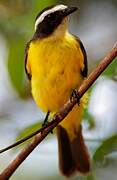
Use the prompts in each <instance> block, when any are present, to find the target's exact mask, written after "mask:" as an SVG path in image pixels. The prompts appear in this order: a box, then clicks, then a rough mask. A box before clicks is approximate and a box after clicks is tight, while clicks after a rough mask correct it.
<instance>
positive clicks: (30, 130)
mask: <svg viewBox="0 0 117 180" xmlns="http://www.w3.org/2000/svg"><path fill="white" fill-rule="evenodd" d="M41 127H42V122H38V123H35V124H31V125H29V126H27V127H26V128H23V129H22V130H21V131H20V132H19V133H18V135H17V138H16V140H17V141H18V140H20V139H22V138H24V137H26V136H28V135H29V134H31V133H33V132H35V131H36V130H38V129H40V128H41Z"/></svg>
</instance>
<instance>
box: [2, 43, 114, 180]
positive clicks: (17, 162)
mask: <svg viewBox="0 0 117 180" xmlns="http://www.w3.org/2000/svg"><path fill="white" fill-rule="evenodd" d="M116 56H117V43H116V44H115V45H114V47H113V48H112V50H111V51H110V52H109V53H108V54H107V56H106V57H105V58H104V59H103V60H102V61H101V62H100V64H99V65H98V66H97V67H96V69H95V70H93V71H92V72H91V74H90V75H89V76H88V78H87V79H86V80H85V81H84V82H83V83H82V85H81V86H80V88H79V89H78V95H79V97H80V98H81V97H82V96H83V95H84V93H85V92H86V91H87V90H88V89H89V87H90V86H91V85H92V84H93V83H94V82H95V80H96V79H97V78H98V77H99V76H100V74H101V73H102V72H103V71H104V70H105V69H106V67H107V66H108V65H109V64H110V63H111V62H112V61H113V60H114V58H115V57H116ZM76 103H77V99H76V98H72V99H71V100H69V101H68V102H67V103H66V104H65V105H64V106H63V107H62V108H61V109H60V111H59V112H58V113H56V114H55V115H54V117H53V118H52V121H51V122H50V123H49V124H48V125H47V127H45V128H44V129H43V131H42V132H40V133H38V134H37V135H36V136H35V138H34V140H33V141H32V142H31V143H30V144H29V145H28V146H26V147H25V148H24V149H23V150H21V152H20V153H19V154H18V155H17V157H16V158H15V159H14V160H13V161H12V162H11V163H10V164H9V165H8V166H7V167H6V169H5V170H3V172H2V173H1V174H0V180H8V179H9V178H10V177H11V175H12V174H13V173H14V172H15V170H16V169H17V168H18V167H19V166H20V164H21V163H22V162H23V161H24V160H25V159H26V158H27V157H28V156H29V154H30V153H31V152H32V151H33V150H34V149H35V148H36V147H37V146H38V144H40V143H41V141H42V140H43V139H44V138H45V137H46V136H47V135H48V134H49V133H50V132H51V131H52V130H53V128H55V127H56V126H57V125H58V123H60V122H61V121H62V120H63V119H64V118H65V117H66V116H67V114H68V113H69V112H70V111H71V110H72V108H73V107H74V105H75V104H76Z"/></svg>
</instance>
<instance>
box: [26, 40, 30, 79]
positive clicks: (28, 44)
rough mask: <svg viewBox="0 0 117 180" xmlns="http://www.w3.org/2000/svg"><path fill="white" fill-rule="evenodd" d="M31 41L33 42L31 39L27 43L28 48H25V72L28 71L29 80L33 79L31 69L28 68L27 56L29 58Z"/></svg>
mask: <svg viewBox="0 0 117 180" xmlns="http://www.w3.org/2000/svg"><path fill="white" fill-rule="evenodd" d="M30 43H31V41H29V42H28V43H27V44H26V48H25V72H26V74H27V76H28V79H29V80H31V73H30V72H29V70H28V69H27V58H28V50H29V46H30Z"/></svg>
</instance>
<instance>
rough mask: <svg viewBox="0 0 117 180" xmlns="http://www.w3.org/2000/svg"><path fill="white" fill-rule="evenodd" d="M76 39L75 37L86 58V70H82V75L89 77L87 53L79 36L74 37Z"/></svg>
mask: <svg viewBox="0 0 117 180" xmlns="http://www.w3.org/2000/svg"><path fill="white" fill-rule="evenodd" d="M74 37H75V39H76V41H77V42H78V44H79V45H80V48H81V51H82V53H83V56H84V69H83V70H81V74H82V76H83V77H87V74H88V64H87V54H86V51H85V48H84V46H83V43H82V41H81V40H80V39H79V38H78V37H77V36H74Z"/></svg>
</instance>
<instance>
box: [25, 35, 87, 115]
mask: <svg viewBox="0 0 117 180" xmlns="http://www.w3.org/2000/svg"><path fill="white" fill-rule="evenodd" d="M27 66H28V69H30V71H31V74H32V80H31V84H32V94H33V97H34V99H35V101H36V103H37V104H38V106H39V107H40V108H41V109H42V110H43V111H45V112H47V111H48V110H49V111H51V112H54V111H57V110H58V109H59V108H60V107H61V106H62V105H63V104H64V103H65V102H66V101H67V100H68V98H69V96H70V93H71V91H72V90H73V89H74V88H77V87H78V86H79V85H80V84H81V82H82V80H83V78H82V76H81V70H82V69H83V68H84V64H83V55H82V52H81V50H80V47H79V45H78V43H77V42H76V40H75V39H74V37H73V36H72V35H70V34H68V33H66V35H65V37H64V38H62V39H57V40H55V39H54V40H52V39H51V38H45V39H43V40H40V41H39V40H37V41H34V42H31V44H30V47H29V51H28V59H27Z"/></svg>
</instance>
